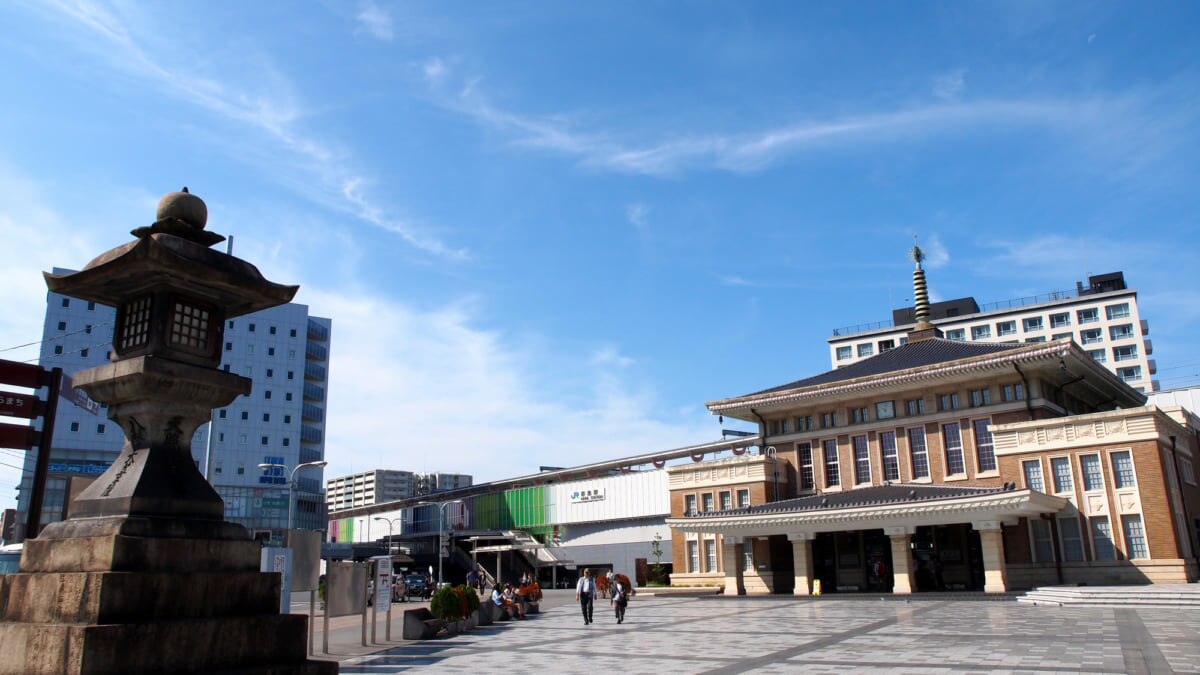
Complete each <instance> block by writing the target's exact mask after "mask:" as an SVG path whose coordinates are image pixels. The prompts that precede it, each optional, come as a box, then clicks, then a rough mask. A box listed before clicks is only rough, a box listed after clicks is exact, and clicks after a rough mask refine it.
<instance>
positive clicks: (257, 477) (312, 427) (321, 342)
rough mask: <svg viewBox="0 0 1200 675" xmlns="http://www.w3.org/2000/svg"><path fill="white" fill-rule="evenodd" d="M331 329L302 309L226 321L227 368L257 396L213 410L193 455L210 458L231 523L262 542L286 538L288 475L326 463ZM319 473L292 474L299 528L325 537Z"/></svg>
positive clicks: (211, 477)
mask: <svg viewBox="0 0 1200 675" xmlns="http://www.w3.org/2000/svg"><path fill="white" fill-rule="evenodd" d="M331 328H332V321H331V320H330V319H324V318H319V317H314V316H309V314H308V307H307V306H306V305H299V304H295V303H291V304H287V305H280V306H278V307H272V308H270V309H265V310H263V311H261V312H255V313H254V314H247V315H245V316H240V317H238V318H236V319H232V320H229V321H228V322H226V325H225V347H224V349H225V352H224V354H225V356H224V358H223V359H222V366H221V367H222V368H224V369H225V370H227V371H230V372H235V373H238V374H239V375H244V376H246V377H249V378H252V379H253V380H254V390H253V391H252V392H251V393H250V395H249V396H242V397H240V398H238V399H237V400H235V401H234V402H233V403H232V404H230V405H229V406H227V407H225V408H218V409H216V410H215V411H213V419H212V422H211V423H210V424H209V425H206V426H205V427H202V428H201V429H200V430H199V431H197V432H196V437H195V438H194V439H193V441H192V453H193V455H196V456H202V457H203V458H204V459H203V462H202V465H201V466H202V468H203V469H204V473H205V476H207V477H208V481H209V482H210V483H212V485H213V487H215V488H216V489H217V492H218V493H220V495H221V498H222V499H224V500H225V518H226V519H227V520H231V521H234V522H237V523H241V524H242V525H245V526H246V527H247V528H250V529H251V530H253V531H254V532H255V533H256V535H260V536H261V535H262V534H264V533H266V532H269V533H270V535H269V538H270V539H272V540H280V539H281V535H282V533H283V531H284V530H285V529H286V528H287V526H288V499H289V481H290V480H291V478H292V475H291V474H292V469H294V468H295V467H297V466H299V465H301V464H306V463H309V462H317V461H321V460H323V459H324V458H325V406H326V388H327V386H328V382H329V341H330V331H331ZM201 453H204V454H203V455H201ZM262 464H269V465H275V466H273V467H271V468H260V467H259V465H262ZM323 473H324V472H323V470H322V468H321V467H308V468H304V469H301V470H299V471H298V472H296V475H295V479H296V485H295V490H296V495H295V497H296V498H295V504H294V508H295V515H294V520H295V526H296V527H297V528H299V529H302V530H322V531H323V530H324V529H325V526H326V518H325V510H324V505H325V497H324V494H323V490H322V488H323V487H324V480H323V477H322V474H323Z"/></svg>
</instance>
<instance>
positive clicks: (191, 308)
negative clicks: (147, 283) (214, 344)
mask: <svg viewBox="0 0 1200 675" xmlns="http://www.w3.org/2000/svg"><path fill="white" fill-rule="evenodd" d="M208 319H209V314H208V310H207V309H204V308H201V307H196V306H195V305H189V304H187V303H185V302H182V301H179V300H176V301H175V303H174V307H173V308H172V310H171V344H174V345H179V346H181V347H191V348H192V349H197V350H200V351H207V350H208V333H209V331H208Z"/></svg>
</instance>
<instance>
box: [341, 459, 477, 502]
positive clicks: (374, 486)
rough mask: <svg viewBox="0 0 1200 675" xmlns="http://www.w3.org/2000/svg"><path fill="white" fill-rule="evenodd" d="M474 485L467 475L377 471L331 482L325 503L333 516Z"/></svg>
mask: <svg viewBox="0 0 1200 675" xmlns="http://www.w3.org/2000/svg"><path fill="white" fill-rule="evenodd" d="M471 485H472V477H471V476H469V475H467V474H461V473H413V472H412V471H397V470H392V469H375V470H373V471H363V472H360V473H354V474H350V475H348V476H338V477H336V478H330V479H329V480H328V481H327V482H326V484H325V503H326V505H327V507H328V508H329V511H330V512H331V513H332V512H334V511H342V510H345V509H351V508H356V507H359V506H370V505H372V504H386V503H388V502H394V501H397V500H400V499H409V498H412V497H418V496H420V495H427V494H433V493H435V492H445V491H447V490H456V489H458V488H464V487H471Z"/></svg>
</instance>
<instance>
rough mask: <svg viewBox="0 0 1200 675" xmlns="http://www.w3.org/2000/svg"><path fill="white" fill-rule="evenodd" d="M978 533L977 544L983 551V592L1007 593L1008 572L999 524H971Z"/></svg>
mask: <svg viewBox="0 0 1200 675" xmlns="http://www.w3.org/2000/svg"><path fill="white" fill-rule="evenodd" d="M971 527H973V528H975V530H976V531H978V532H979V543H980V544H981V548H982V550H983V592H984V593H1004V592H1006V591H1008V570H1007V568H1006V567H1005V564H1004V533H1003V531H1002V530H1001V529H1000V523H999V522H998V521H995V520H986V521H982V522H977V523H971Z"/></svg>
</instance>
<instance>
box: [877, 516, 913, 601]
mask: <svg viewBox="0 0 1200 675" xmlns="http://www.w3.org/2000/svg"><path fill="white" fill-rule="evenodd" d="M915 531H916V528H915V527H912V526H911V525H902V526H899V527H888V528H884V533H885V534H887V536H888V537H890V538H891V540H892V593H895V594H897V595H911V594H912V592H913V585H914V584H913V562H912V536H913V533H914V532H915Z"/></svg>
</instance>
